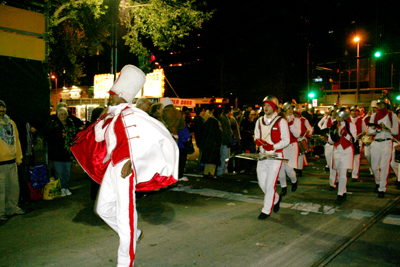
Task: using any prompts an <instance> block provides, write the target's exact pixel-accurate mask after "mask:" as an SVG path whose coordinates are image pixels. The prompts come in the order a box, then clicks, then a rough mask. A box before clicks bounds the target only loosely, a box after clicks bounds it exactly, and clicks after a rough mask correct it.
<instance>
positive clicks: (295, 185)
mask: <svg viewBox="0 0 400 267" xmlns="http://www.w3.org/2000/svg"><path fill="white" fill-rule="evenodd" d="M296 189H297V181H296V182H295V183H293V184H292V192H296Z"/></svg>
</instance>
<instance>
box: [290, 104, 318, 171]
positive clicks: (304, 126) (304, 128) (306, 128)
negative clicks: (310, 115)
mask: <svg viewBox="0 0 400 267" xmlns="http://www.w3.org/2000/svg"><path fill="white" fill-rule="evenodd" d="M294 114H295V115H296V116H297V118H299V119H300V136H299V138H298V142H299V145H300V142H302V141H303V140H306V142H308V140H307V136H311V135H312V133H313V131H314V129H313V127H312V126H311V124H310V122H309V121H308V120H307V119H306V118H304V117H303V116H302V115H301V112H300V110H299V109H297V108H295V109H294ZM304 166H307V158H306V156H305V154H304V153H303V154H301V155H299V161H298V172H297V175H298V176H303V167H304Z"/></svg>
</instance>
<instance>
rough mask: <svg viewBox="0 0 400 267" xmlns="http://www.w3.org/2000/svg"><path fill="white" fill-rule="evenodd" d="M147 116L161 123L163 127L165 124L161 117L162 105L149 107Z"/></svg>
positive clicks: (157, 104) (156, 104)
mask: <svg viewBox="0 0 400 267" xmlns="http://www.w3.org/2000/svg"><path fill="white" fill-rule="evenodd" d="M149 115H150V116H151V117H153V118H154V119H156V120H159V121H161V122H162V123H163V124H164V125H165V122H164V120H163V119H162V115H163V104H162V103H154V104H153V105H151V106H150V109H149Z"/></svg>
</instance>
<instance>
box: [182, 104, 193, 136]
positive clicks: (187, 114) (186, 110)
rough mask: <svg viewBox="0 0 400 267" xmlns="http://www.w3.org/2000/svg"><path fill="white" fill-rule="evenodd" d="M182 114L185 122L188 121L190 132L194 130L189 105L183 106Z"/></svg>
mask: <svg viewBox="0 0 400 267" xmlns="http://www.w3.org/2000/svg"><path fill="white" fill-rule="evenodd" d="M182 114H183V117H184V118H185V123H186V126H187V127H188V128H189V131H190V132H192V130H191V129H190V128H191V126H192V121H193V120H192V117H191V115H190V110H189V108H188V107H186V106H184V107H183V108H182Z"/></svg>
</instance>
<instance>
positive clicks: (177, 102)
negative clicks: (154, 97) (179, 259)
mask: <svg viewBox="0 0 400 267" xmlns="http://www.w3.org/2000/svg"><path fill="white" fill-rule="evenodd" d="M169 99H171V101H172V103H174V106H175V107H183V106H186V107H190V108H194V107H196V99H188V98H171V97H170V98H169ZM163 101H164V98H161V99H160V102H163Z"/></svg>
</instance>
